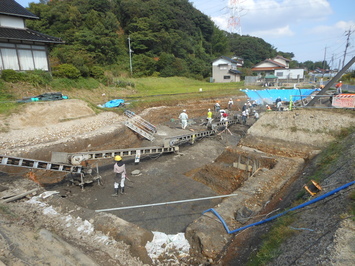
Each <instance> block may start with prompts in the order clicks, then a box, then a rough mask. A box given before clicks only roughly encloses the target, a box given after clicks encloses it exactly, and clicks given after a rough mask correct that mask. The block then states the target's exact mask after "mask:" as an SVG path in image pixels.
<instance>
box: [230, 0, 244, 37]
mask: <svg viewBox="0 0 355 266" xmlns="http://www.w3.org/2000/svg"><path fill="white" fill-rule="evenodd" d="M241 2H242V1H240V0H228V8H229V10H230V16H229V19H228V29H229V32H231V33H238V34H239V35H242V25H241V24H240V12H241V10H242V9H241V5H240V4H241Z"/></svg>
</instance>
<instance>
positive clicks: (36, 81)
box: [25, 69, 53, 87]
mask: <svg viewBox="0 0 355 266" xmlns="http://www.w3.org/2000/svg"><path fill="white" fill-rule="evenodd" d="M25 74H26V79H25V81H27V82H28V83H30V84H31V85H33V86H36V87H37V86H40V85H48V84H49V83H50V82H51V81H52V79H53V78H52V76H51V74H50V73H49V72H47V71H43V70H39V69H37V70H31V71H27V72H26V73H25Z"/></svg>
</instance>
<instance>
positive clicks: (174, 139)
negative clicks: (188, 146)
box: [164, 119, 239, 146]
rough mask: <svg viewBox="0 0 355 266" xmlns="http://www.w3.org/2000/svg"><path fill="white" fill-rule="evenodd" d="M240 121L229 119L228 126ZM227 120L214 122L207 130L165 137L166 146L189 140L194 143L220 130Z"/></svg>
mask: <svg viewBox="0 0 355 266" xmlns="http://www.w3.org/2000/svg"><path fill="white" fill-rule="evenodd" d="M238 122H239V120H238V119H233V120H228V126H231V125H234V124H237V123H238ZM224 125H225V122H217V123H213V124H212V129H211V130H206V131H200V132H196V133H190V134H186V135H181V136H174V137H170V138H166V139H164V146H176V145H181V144H184V143H187V142H190V143H194V142H195V141H196V140H198V139H200V138H204V137H208V136H211V135H214V134H216V132H217V131H218V128H219V127H221V126H224Z"/></svg>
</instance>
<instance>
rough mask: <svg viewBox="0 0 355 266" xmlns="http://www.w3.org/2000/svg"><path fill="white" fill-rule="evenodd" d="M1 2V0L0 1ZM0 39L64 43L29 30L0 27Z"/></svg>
mask: <svg viewBox="0 0 355 266" xmlns="http://www.w3.org/2000/svg"><path fill="white" fill-rule="evenodd" d="M1 1H2V0H1ZM0 38H1V39H8V40H21V41H32V42H45V43H64V42H63V41H62V40H61V39H60V38H56V37H52V36H49V35H46V34H42V33H39V32H38V31H34V30H30V29H15V28H2V27H0Z"/></svg>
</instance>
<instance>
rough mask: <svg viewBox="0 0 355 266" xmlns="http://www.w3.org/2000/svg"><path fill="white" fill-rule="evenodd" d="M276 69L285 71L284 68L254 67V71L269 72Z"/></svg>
mask: <svg viewBox="0 0 355 266" xmlns="http://www.w3.org/2000/svg"><path fill="white" fill-rule="evenodd" d="M275 69H285V68H284V67H253V68H252V69H251V70H252V71H267V70H275Z"/></svg>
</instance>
